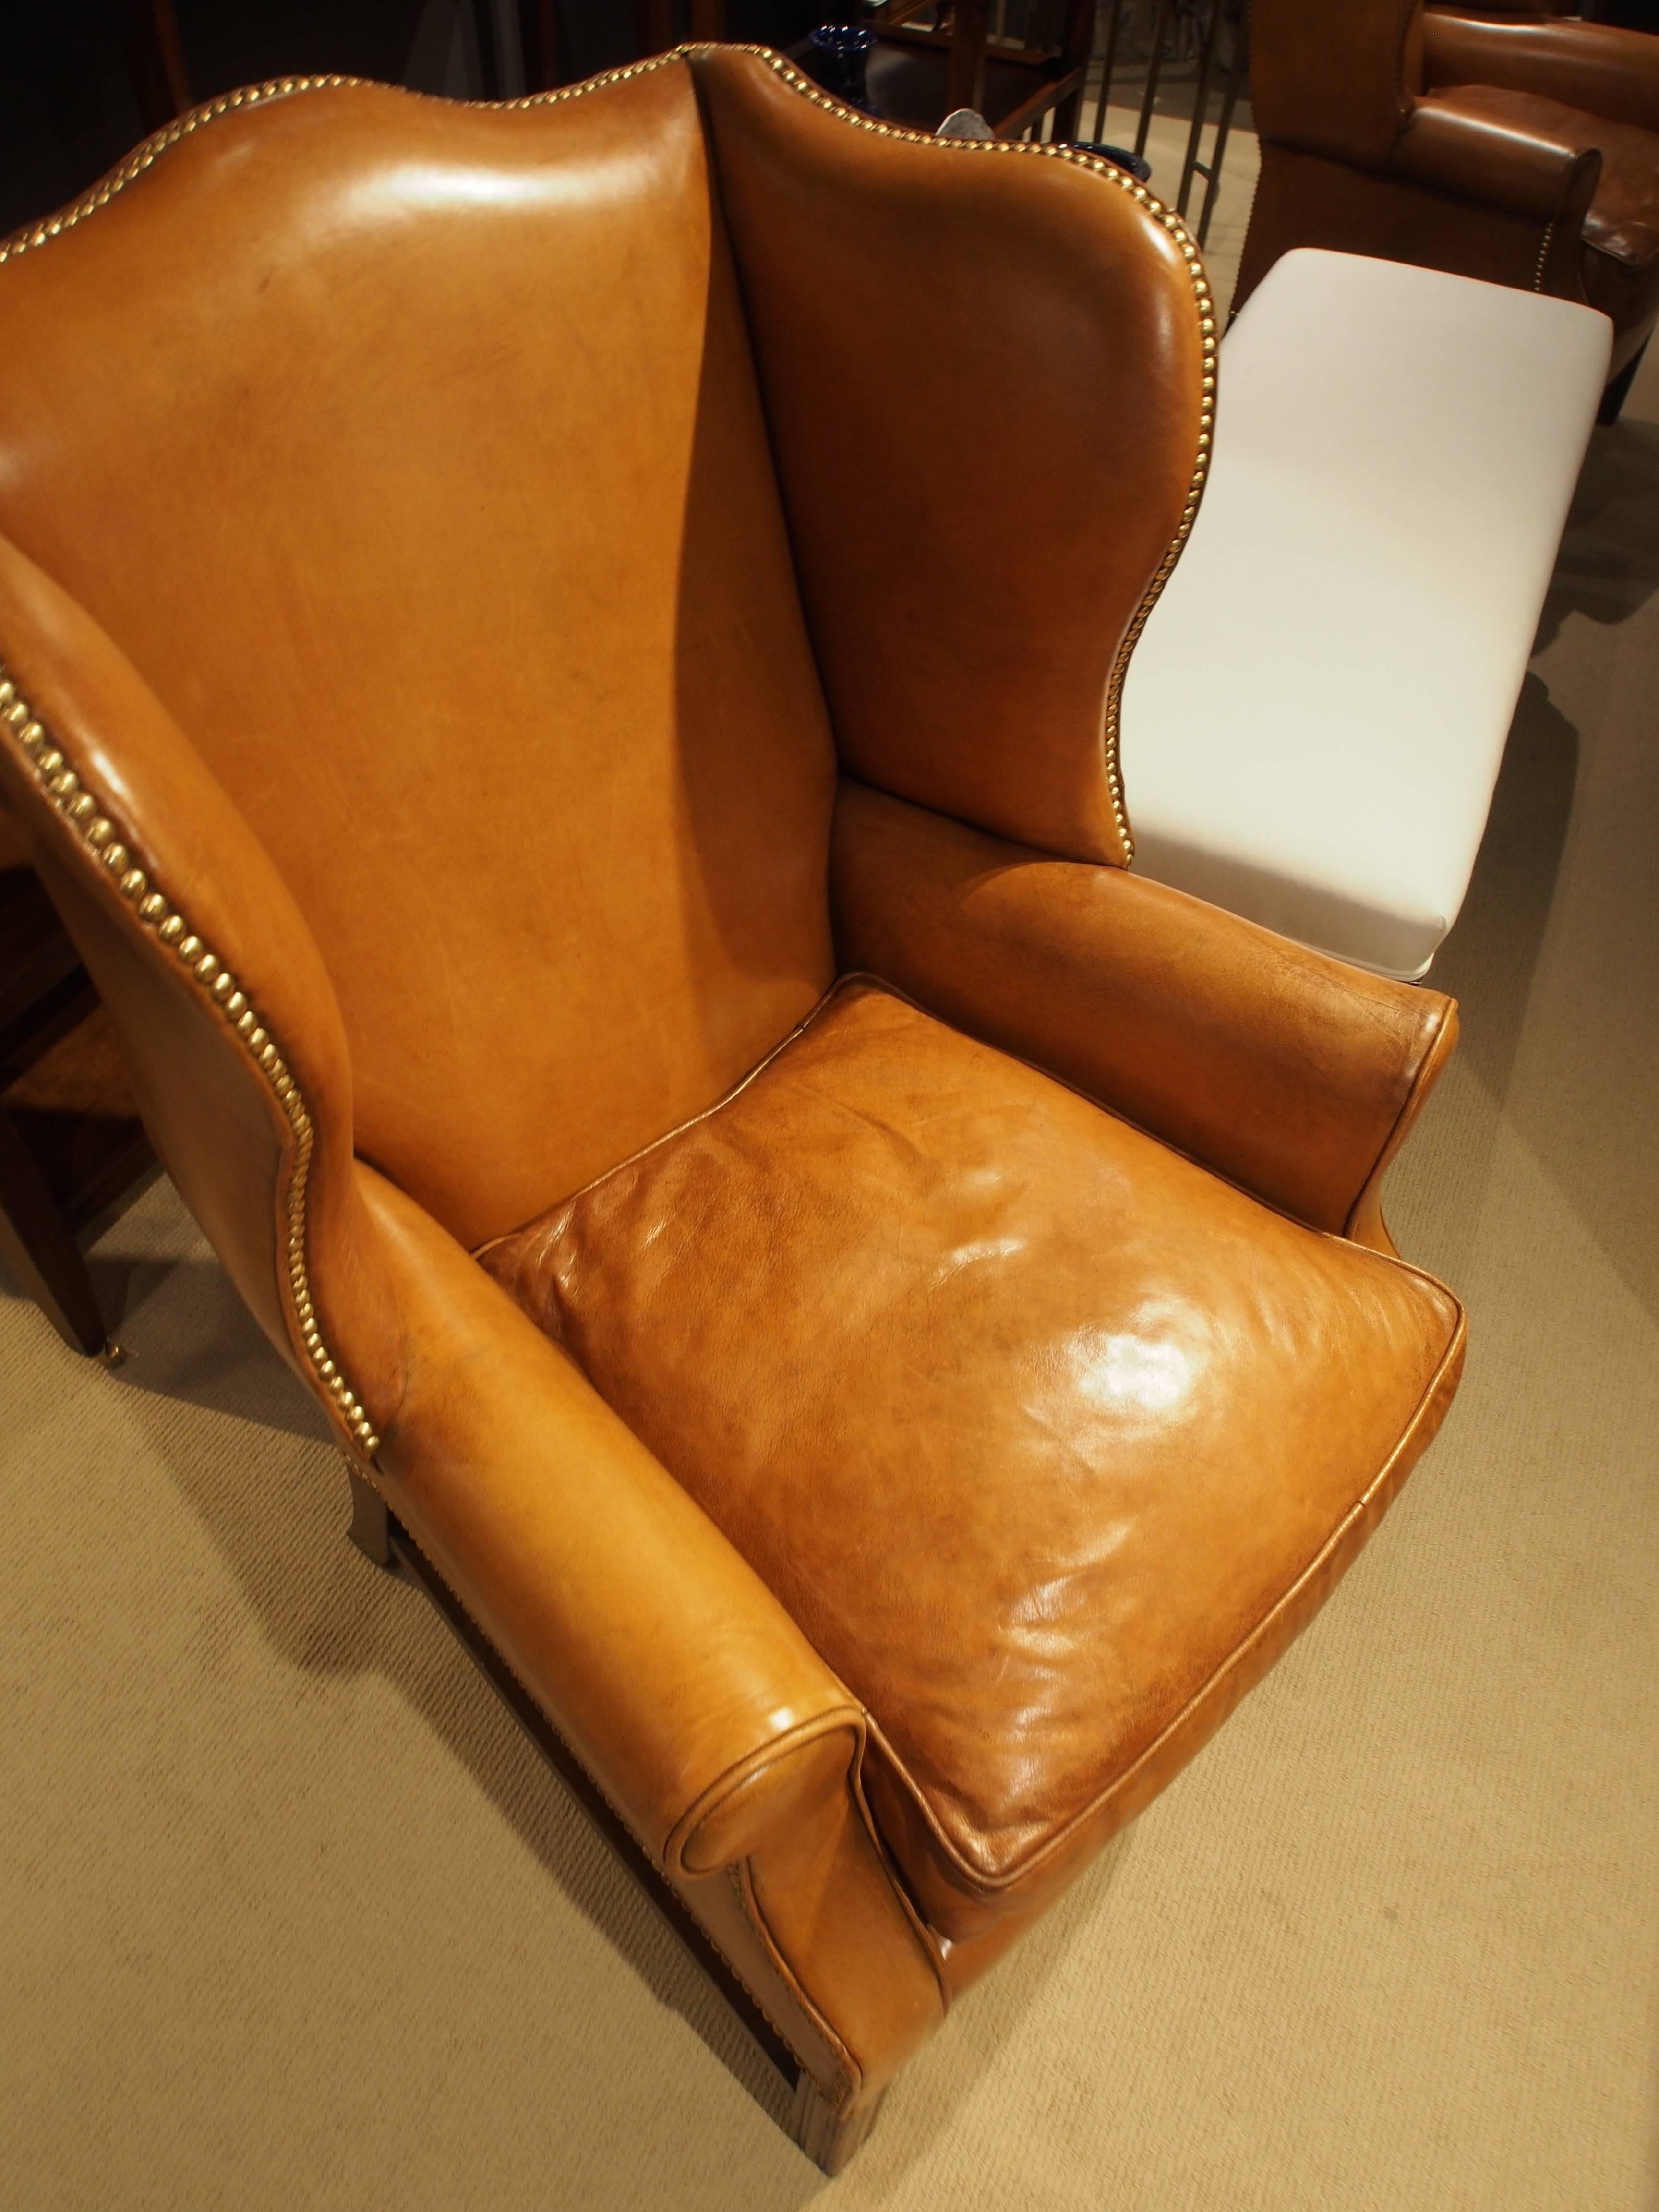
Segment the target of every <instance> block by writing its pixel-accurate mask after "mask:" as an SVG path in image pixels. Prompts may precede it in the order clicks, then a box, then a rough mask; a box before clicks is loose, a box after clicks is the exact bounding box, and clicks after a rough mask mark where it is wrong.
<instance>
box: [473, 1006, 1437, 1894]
mask: <svg viewBox="0 0 1659 2212" xmlns="http://www.w3.org/2000/svg"><path fill="white" fill-rule="evenodd" d="M480 1256H481V1257H482V1258H483V1261H484V1263H485V1265H486V1266H487V1267H489V1269H490V1271H491V1272H492V1273H494V1274H495V1275H496V1277H497V1278H498V1279H500V1280H501V1281H502V1282H503V1283H504V1284H505V1285H507V1288H508V1289H509V1290H510V1291H512V1292H513V1294H514V1295H515V1296H516V1297H518V1298H519V1300H520V1303H521V1304H523V1305H524V1306H525V1307H526V1309H527V1310H528V1311H529V1312H530V1313H531V1314H532V1316H533V1317H534V1318H535V1319H536V1320H537V1321H538V1322H539V1323H540V1324H541V1325H542V1326H543V1327H544V1328H546V1329H547V1330H548V1331H549V1332H550V1333H551V1334H555V1335H556V1336H557V1337H558V1338H560V1339H561V1340H562V1342H563V1343H564V1345H565V1346H567V1348H568V1350H569V1352H571V1353H572V1354H573V1355H574V1358H576V1359H577V1360H578V1362H579V1363H580V1365H581V1366H582V1367H583V1368H584V1369H585V1370H586V1372H587V1374H588V1375H589V1376H590V1377H591V1378H592V1381H593V1382H594V1383H595V1385H596V1386H597V1388H598V1389H599V1390H600V1391H601V1392H602V1393H603V1394H604V1395H605V1397H606V1398H607V1399H608V1400H609V1401H611V1404H612V1405H613V1406H614V1407H617V1410H618V1411H619V1412H620V1413H622V1415H623V1418H624V1419H626V1420H627V1421H628V1422H629V1425H630V1426H632V1427H633V1429H634V1430H635V1431H636V1432H637V1433H638V1434H639V1435H640V1436H641V1437H643V1438H644V1439H645V1441H646V1442H647V1443H648V1444H649V1445H650V1446H651V1448H652V1449H653V1451H654V1452H655V1453H656V1454H657V1455H658V1456H659V1458H660V1459H661V1460H662V1461H663V1462H665V1465H666V1466H667V1467H668V1468H670V1469H671V1471H672V1472H673V1473H674V1474H675V1475H676V1476H677V1477H678V1480H680V1481H681V1482H682V1483H683V1484H684V1486H686V1488H687V1489H688V1490H690V1492H691V1493H692V1494H693V1495H694V1496H695V1497H696V1498H697V1499H698V1500H699V1501H700V1502H701V1503H702V1505H703V1507H704V1508H705V1510H707V1511H708V1513H709V1514H710V1515H711V1516H712V1517H713V1518H714V1521H715V1522H718V1523H719V1525H720V1528H722V1529H724V1530H725V1532H726V1534H727V1535H728V1536H729V1537H730V1538H731V1540H732V1542H733V1543H734V1544H735V1545H736V1546H737V1547H738V1550H739V1551H741V1552H742V1553H744V1556H745V1557H746V1558H747V1559H749V1561H750V1563H751V1565H753V1566H754V1567H755V1568H756V1570H757V1571H758V1572H759V1573H760V1575H761V1576H762V1577H763V1578H764V1579H765V1581H766V1582H767V1583H769V1585H770V1586H771V1588H772V1589H773V1590H774V1591H775V1593H776V1594H777V1595H778V1596H779V1597H780V1598H781V1600H782V1601H783V1602H784V1603H785V1604H786V1605H787V1607H789V1608H790V1610H791V1612H792V1613H793V1614H794V1616H795V1618H796V1619H797V1620H799V1622H800V1623H801V1625H802V1626H803V1627H804V1628H805V1630H806V1632H807V1633H808V1635H809V1636H810V1637H811V1638H812V1640H813V1642H814V1643H815V1644H816V1645H817V1648H818V1650H820V1651H821V1652H822V1653H823V1656H824V1657H825V1658H826V1659H827V1660H828V1661H829V1663H830V1664H831V1665H832V1666H833V1667H834V1668H836V1670H837V1672H838V1673H839V1674H841V1676H842V1679H843V1680H845V1681H846V1682H847V1684H848V1686H849V1687H850V1688H851V1689H852V1690H853V1691H854V1692H855V1694H856V1695H857V1696H858V1697H859V1698H860V1699H861V1700H862V1702H863V1703H864V1705H866V1707H867V1709H868V1711H869V1712H870V1714H871V1716H872V1722H873V1724H874V1725H873V1731H872V1755H871V1759H870V1760H869V1762H868V1763H867V1764H868V1777H867V1780H868V1787H869V1790H870V1796H871V1801H872V1805H873V1806H874V1808H875V1811H876V1814H877V1817H878V1820H879V1822H880V1824H881V1826H883V1828H884V1832H885V1834H886V1839H887V1841H888V1843H889V1844H890V1847H891V1848H892V1850H894V1852H895V1855H896V1857H897V1858H898V1859H899V1861H900V1863H901V1865H902V1867H903V1869H904V1870H905V1872H906V1874H907V1875H908V1877H909V1880H910V1883H911V1887H912V1888H913V1890H914V1891H915V1893H916V1894H917V1895H918V1897H919V1898H920V1899H921V1900H922V1902H923V1904H924V1907H925V1909H926V1910H927V1911H928V1913H929V1915H930V1917H932V1918H933V1921H934V1923H935V1924H936V1925H938V1926H941V1927H943V1928H944V1929H945V1932H946V1933H947V1934H957V1935H962V1934H969V1933H972V1932H974V1931H975V1929H977V1928H979V1927H981V1926H984V1925H986V1924H987V1923H988V1921H989V1920H990V1919H992V1918H994V1917H997V1916H998V1915H999V1914H1000V1913H1001V1912H1003V1911H1007V1910H1009V1909H1012V1907H1013V1906H1014V1905H1016V1904H1017V1903H1018V1902H1019V1901H1020V1893H1021V1892H1022V1891H1025V1892H1026V1893H1027V1898H1026V1900H1025V1901H1029V1893H1030V1886H1031V1885H1032V1884H1033V1883H1041V1881H1042V1878H1043V1876H1044V1875H1045V1873H1047V1874H1052V1873H1053V1870H1054V1863H1055V1861H1056V1857H1057V1855H1058V1857H1061V1858H1064V1857H1067V1855H1068V1854H1070V1855H1072V1856H1075V1850H1076V1847H1077V1846H1079V1844H1081V1843H1086V1842H1088V1841H1091V1839H1093V1838H1097V1836H1098V1835H1100V1834H1103V1833H1104V1832H1107V1830H1108V1829H1109V1827H1110V1826H1114V1825H1115V1824H1116V1820H1117V1819H1119V1818H1121V1817H1127V1814H1129V1813H1132V1812H1133V1811H1134V1810H1136V1809H1138V1808H1139V1804H1140V1803H1142V1802H1145V1801H1146V1798H1148V1797H1150V1796H1152V1795H1153V1794H1154V1793H1155V1790H1156V1789H1157V1788H1158V1787H1159V1786H1161V1784H1162V1782H1163V1781H1164V1780H1167V1779H1168V1778H1169V1773H1170V1771H1172V1769H1173V1767H1174V1766H1175V1765H1179V1764H1180V1763H1181V1762H1182V1759H1184V1758H1185V1757H1187V1756H1188V1755H1189V1753H1190V1751H1191V1750H1192V1749H1193V1748H1194V1747H1195V1745H1196V1743H1197V1742H1198V1741H1201V1740H1202V1738H1203V1736H1204V1735H1207V1734H1208V1733H1209V1731H1210V1729H1212V1727H1213V1726H1215V1725H1216V1724H1217V1723H1218V1722H1219V1720H1220V1719H1221V1718H1222V1717H1224V1715H1225V1712H1226V1711H1229V1710H1230V1709H1231V1705H1233V1704H1234V1703H1236V1702H1237V1698H1238V1696H1239V1695H1240V1694H1241V1693H1242V1692H1243V1689H1244V1688H1246V1687H1248V1686H1249V1682H1250V1681H1252V1680H1255V1677H1256V1675H1257V1674H1260V1673H1261V1671H1262V1670H1263V1669H1264V1668H1266V1666H1267V1664H1268V1663H1269V1662H1271V1660H1272V1658H1273V1656H1276V1654H1277V1652H1278V1651H1279V1650H1280V1649H1282V1647H1283V1644H1284V1643H1285V1642H1286V1641H1288V1638H1289V1636H1290V1635H1291V1634H1292V1633H1294V1631H1295V1628H1296V1627H1297V1626H1300V1625H1301V1621H1302V1620H1304V1619H1305V1618H1306V1617H1307V1615H1308V1613H1310V1612H1311V1611H1312V1610H1313V1608H1314V1607H1315V1606H1316V1604H1317V1603H1318V1601H1319V1600H1320V1598H1321V1597H1322V1595H1323V1594H1324V1592H1325V1591H1326V1589H1328V1587H1329V1585H1330V1583H1331V1582H1332V1581H1334V1578H1335V1575H1336V1573H1337V1572H1340V1568H1341V1566H1342V1565H1345V1564H1346V1558H1347V1556H1349V1555H1350V1553H1351V1552H1352V1549H1354V1548H1357V1546H1358V1541H1359V1540H1360V1538H1361V1537H1362V1536H1363V1534H1364V1532H1365V1530H1366V1529H1367V1528H1368V1527H1369V1526H1370V1522H1371V1521H1372V1520H1374V1519H1375V1517H1376V1514H1377V1513H1379V1512H1380V1511H1381V1510H1382V1506H1383V1504H1385V1503H1386V1501H1387V1498H1388V1497H1389V1495H1391V1494H1392V1488H1393V1486H1394V1485H1395V1483H1396V1482H1397V1480H1399V1478H1400V1477H1401V1475H1402V1474H1403V1473H1404V1470H1405V1468H1406V1467H1407V1466H1408V1465H1409V1463H1410V1461H1411V1458H1412V1457H1413V1455H1414V1454H1415V1451H1416V1450H1417V1449H1420V1447H1421V1444H1422V1443H1424V1442H1425V1441H1426V1439H1427V1437H1428V1436H1429V1435H1430V1434H1431V1433H1432V1430H1433V1426H1434V1425H1435V1424H1436V1422H1437V1419H1438V1416H1439V1412H1440V1410H1441V1409H1442V1407H1443V1404H1444V1402H1445V1401H1446V1398H1447V1396H1448V1395H1449V1389H1450V1387H1451V1383H1452V1382H1453V1381H1454V1380H1455V1363H1456V1358H1457V1356H1458V1352H1459V1351H1460V1348H1461V1341H1462V1335H1461V1331H1462V1322H1461V1316H1460V1313H1459V1310H1458V1308H1457V1306H1456V1304H1455V1301H1454V1300H1453V1299H1452V1298H1451V1297H1450V1296H1449V1293H1448V1292H1447V1291H1444V1290H1443V1289H1442V1288H1441V1287H1440V1286H1439V1285H1437V1284H1435V1283H1433V1282H1432V1281H1431V1280H1430V1279H1428V1278H1426V1277H1425V1276H1423V1275H1421V1274H1419V1273H1416V1272H1415V1271H1414V1270H1413V1269H1411V1268H1409V1267H1406V1266H1404V1265H1403V1264H1401V1263H1400V1262H1398V1261H1391V1260H1389V1259H1385V1258H1383V1257H1381V1256H1379V1255H1377V1254H1376V1253H1373V1252H1370V1251H1368V1250H1364V1249H1360V1248H1358V1247H1357V1246H1354V1245H1351V1244H1348V1243H1344V1242H1342V1241H1341V1240H1340V1239H1337V1238H1334V1237H1328V1236H1324V1235H1321V1234H1317V1233H1316V1232H1314V1231H1310V1230H1307V1229H1304V1228H1303V1227H1301V1226H1300V1225H1297V1224H1296V1223H1294V1222H1291V1221H1290V1220H1288V1219H1286V1218H1284V1217H1283V1216H1282V1215H1279V1214H1278V1213H1275V1212H1272V1211H1270V1210H1269V1209H1268V1208H1267V1207H1266V1206H1262V1205H1261V1204H1260V1203H1259V1202H1257V1201H1256V1200H1254V1199H1251V1198H1249V1197H1248V1196H1246V1195H1245V1194H1243V1193H1242V1192H1240V1191H1238V1190H1237V1189H1235V1188H1232V1187H1231V1186H1230V1185H1228V1184H1226V1183H1224V1182H1220V1181H1219V1180H1218V1178H1216V1177H1215V1176H1212V1175H1211V1174H1209V1173H1208V1172H1207V1171H1206V1170H1202V1169H1200V1168H1199V1167H1197V1166H1195V1165H1194V1164H1192V1163H1191V1162H1190V1161H1188V1160H1186V1159H1184V1158H1182V1157H1181V1156H1179V1155H1178V1154H1176V1153H1175V1152H1171V1151H1170V1150H1169V1149H1168V1148H1167V1147H1165V1146H1162V1145H1160V1144H1158V1143H1157V1142H1155V1141H1154V1140H1153V1139H1151V1138H1150V1137H1147V1136H1146V1135H1144V1134H1142V1133H1140V1132H1139V1131H1138V1130H1136V1129H1133V1128H1132V1127H1128V1126H1127V1124H1125V1123H1123V1122H1121V1121H1117V1120H1115V1119H1114V1118H1113V1117H1111V1116H1110V1115H1108V1114H1106V1113H1105V1112H1103V1110H1101V1109H1099V1108H1098V1107H1097V1106H1095V1105H1093V1104H1091V1103H1089V1102H1088V1101H1087V1100H1085V1099H1084V1098H1082V1097H1079V1096H1077V1095H1076V1094H1075V1093H1074V1092H1073V1091H1069V1090H1067V1089H1066V1088H1065V1087H1064V1086H1062V1085H1060V1084H1059V1083H1057V1082H1054V1080H1052V1079H1050V1078H1048V1077H1047V1076H1045V1075H1043V1074H1042V1073H1038V1072H1037V1071H1036V1070H1035V1069H1033V1068H1030V1067H1029V1066H1024V1065H1023V1064H1022V1063H1020V1062H1018V1061H1016V1060H1011V1059H1009V1058H1007V1057H1006V1055H1004V1054H1000V1053H999V1052H996V1051H994V1050H993V1049H991V1048H989V1047H987V1046H985V1045H982V1044H980V1043H977V1042H974V1041H973V1040H971V1039H970V1038H969V1037H966V1036H962V1035H961V1034H959V1033H958V1032H957V1031H955V1030H951V1029H949V1028H947V1027H945V1025H944V1024H941V1023H939V1022H938V1021H936V1020H934V1019H933V1018H931V1017H930V1016H928V1015H927V1014H926V1013H924V1012H921V1011H919V1010H918V1009H917V1008H915V1007H914V1006H911V1005H909V1004H908V1003H907V1002H906V1001H904V1000H901V999H899V998H898V997H896V996H895V995H894V994H891V993H890V992H888V991H887V990H885V989H884V988H882V987H879V986H878V985H876V984H874V983H872V982H871V981H868V980H866V979H859V978H854V979H848V980H845V981H843V982H842V984H841V985H840V986H838V987H837V988H836V990H835V991H834V992H833V993H831V994H830V995H829V999H828V1000H825V1001H824V1002H823V1005H822V1006H820V1007H819V1008H818V1009H817V1012H815V1013H814V1014H813V1016H812V1017H811V1018H809V1020H808V1021H807V1022H806V1023H805V1024H804V1025H803V1027H802V1028H801V1029H800V1030H798V1031H796V1032H795V1033H794V1034H793V1036H792V1037H791V1038H790V1039H789V1040H787V1042H786V1043H785V1044H784V1045H783V1046H782V1047H781V1048H780V1049H779V1050H778V1051H777V1052H776V1054H775V1055H774V1056H773V1057H772V1058H771V1059H770V1060H769V1061H767V1062H766V1063H764V1064H763V1066H762V1068H761V1069H760V1070H759V1072H758V1073H757V1074H755V1075H754V1076H753V1077H751V1078H750V1079H749V1080H748V1081H747V1083H745V1084H744V1085H742V1086H740V1087H739V1088H738V1091H736V1092H735V1093H733V1094H732V1096H731V1097H728V1098H727V1099H726V1100H725V1101H724V1102H722V1103H721V1104H720V1105H719V1106H718V1107H716V1108H714V1109H712V1110H711V1111H710V1112H708V1114H706V1115H702V1117H700V1118H699V1119H697V1120H696V1121H693V1122H691V1123H690V1124H689V1125H688V1126H687V1127H684V1128H682V1129H680V1130H678V1132H676V1133H673V1134H671V1135H670V1136H668V1137H665V1138H664V1139H662V1140H661V1141H660V1142H659V1143H658V1144H656V1145H655V1146H652V1147H651V1148H650V1149H649V1150H647V1151H646V1152H643V1153H641V1154H640V1155H638V1156H636V1157H635V1158H634V1159H632V1160H631V1161H629V1162H627V1163H625V1164H623V1165H622V1166H621V1167H619V1168H617V1169H616V1170H613V1171H612V1172H611V1173H610V1174H608V1175H606V1176H604V1177H603V1178H601V1179H600V1180H599V1182H595V1183H593V1184H592V1185H591V1186H589V1187H588V1188H586V1190H584V1191H582V1192H580V1193H579V1194H577V1195H576V1196H575V1197H574V1198H573V1199H572V1200H568V1202H567V1203H565V1204H563V1205H562V1206H559V1207H558V1208H557V1209H556V1210H555V1211H554V1212H552V1213H550V1215H549V1216H547V1217H546V1218H544V1220H542V1221H541V1222H539V1223H537V1224H535V1225H532V1227H530V1228H529V1229H527V1230H525V1231H520V1232H519V1233H518V1234H517V1235H515V1236H514V1237H511V1238H509V1239H507V1240H505V1241H504V1242H502V1243H498V1244H497V1245H495V1247H494V1248H492V1249H489V1250H488V1251H486V1252H485V1253H483V1254H482V1255H480Z"/></svg>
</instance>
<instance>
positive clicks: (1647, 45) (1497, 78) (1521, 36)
mask: <svg viewBox="0 0 1659 2212" xmlns="http://www.w3.org/2000/svg"><path fill="white" fill-rule="evenodd" d="M1423 64H1424V78H1425V82H1426V84H1427V85H1428V86H1429V87H1430V88H1431V89H1432V88H1435V87H1437V86H1443V85H1457V84H1490V85H1499V86H1501V87H1503V88H1504V90H1505V91H1509V92H1528V93H1533V94H1537V96H1538V97H1539V98H1541V99H1543V100H1559V101H1560V102H1561V103H1562V105H1563V106H1566V107H1576V108H1577V109H1578V110H1579V111H1580V112H1582V113H1583V114H1586V115H1600V116H1604V117H1605V118H1607V121H1608V122H1609V123H1632V124H1634V125H1636V126H1637V128H1638V130H1642V131H1659V38H1655V37H1654V36H1653V35H1652V33H1650V32H1647V31H1631V30H1625V29H1622V28H1620V27H1619V26H1618V25H1617V24H1613V23H1581V22H1575V21H1570V20H1563V19H1561V18H1559V17H1556V18H1544V19H1541V20H1534V21H1529V22H1509V23H1504V22H1494V21H1490V20H1482V19H1481V18H1480V17H1478V16H1472V15H1456V14H1441V13H1440V12H1439V11H1438V10H1437V9H1429V10H1428V11H1427V12H1426V13H1425V15H1424V18H1423Z"/></svg>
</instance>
